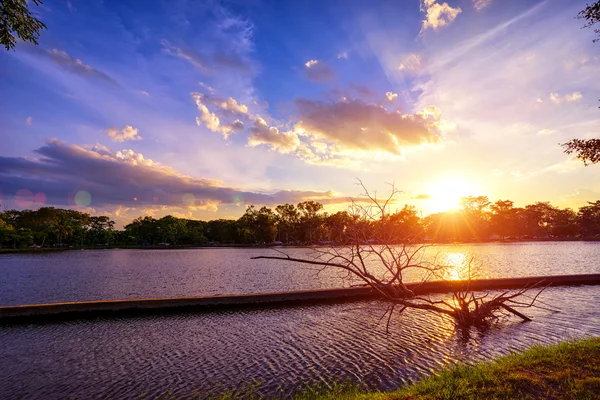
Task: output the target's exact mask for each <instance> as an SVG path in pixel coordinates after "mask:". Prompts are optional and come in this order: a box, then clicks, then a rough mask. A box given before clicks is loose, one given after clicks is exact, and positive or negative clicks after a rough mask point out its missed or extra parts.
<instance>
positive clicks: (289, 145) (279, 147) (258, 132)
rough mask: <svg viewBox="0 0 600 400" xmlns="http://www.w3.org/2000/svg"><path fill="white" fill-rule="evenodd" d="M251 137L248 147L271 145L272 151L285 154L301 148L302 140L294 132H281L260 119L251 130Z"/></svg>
mask: <svg viewBox="0 0 600 400" xmlns="http://www.w3.org/2000/svg"><path fill="white" fill-rule="evenodd" d="M250 132H251V134H252V135H251V136H250V137H249V139H248V145H249V146H251V147H256V146H260V145H263V144H264V145H269V146H270V147H271V149H273V150H276V151H278V152H280V153H283V154H288V153H291V152H295V151H297V150H298V149H299V148H300V147H301V145H302V144H301V142H300V139H299V138H298V136H297V135H295V134H294V133H293V132H280V131H279V129H278V128H276V127H274V126H269V125H268V124H267V122H266V121H265V120H264V119H262V118H260V117H258V118H257V119H256V121H255V123H254V126H253V127H252V128H251V129H250Z"/></svg>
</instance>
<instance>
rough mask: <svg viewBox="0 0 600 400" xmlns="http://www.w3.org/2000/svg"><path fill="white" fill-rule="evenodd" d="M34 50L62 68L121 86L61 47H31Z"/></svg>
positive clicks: (85, 76) (84, 76)
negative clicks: (45, 48) (50, 48)
mask: <svg viewBox="0 0 600 400" xmlns="http://www.w3.org/2000/svg"><path fill="white" fill-rule="evenodd" d="M29 49H30V50H31V51H32V52H34V53H36V54H39V55H42V56H44V57H47V58H49V59H50V60H52V61H54V63H56V64H57V65H58V66H60V67H61V68H63V69H65V70H67V71H69V72H71V73H74V74H77V75H79V76H81V77H83V78H87V79H90V78H91V79H100V80H103V81H105V82H107V83H110V84H112V85H115V86H120V85H119V83H118V82H117V81H116V80H114V79H113V78H111V77H110V76H108V75H107V74H105V73H104V72H102V71H99V70H97V69H95V68H93V67H91V66H89V65H86V64H84V63H83V61H81V60H80V59H78V58H75V57H72V56H70V55H69V54H68V53H67V52H66V51H63V50H59V49H52V50H44V49H40V48H38V47H30V48H29Z"/></svg>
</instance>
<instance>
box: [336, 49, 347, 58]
mask: <svg viewBox="0 0 600 400" xmlns="http://www.w3.org/2000/svg"><path fill="white" fill-rule="evenodd" d="M337 58H343V59H345V60H347V59H348V52H347V51H342V52H340V53H338V55H337Z"/></svg>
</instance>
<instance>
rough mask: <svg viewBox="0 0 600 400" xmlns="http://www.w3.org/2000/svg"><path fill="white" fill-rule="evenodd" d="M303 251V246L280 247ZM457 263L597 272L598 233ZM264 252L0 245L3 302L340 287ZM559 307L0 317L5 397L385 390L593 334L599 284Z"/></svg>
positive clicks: (340, 307) (558, 302)
mask: <svg viewBox="0 0 600 400" xmlns="http://www.w3.org/2000/svg"><path fill="white" fill-rule="evenodd" d="M286 251H288V252H289V253H290V255H297V256H302V255H304V256H306V255H307V253H309V252H310V250H306V249H287V250H286ZM428 251H430V253H429V254H430V255H429V257H440V259H443V260H445V261H446V262H448V263H453V262H455V263H456V265H457V268H458V266H459V265H460V264H461V263H462V262H463V261H464V260H465V259H468V257H470V255H474V256H475V257H476V259H477V260H478V261H479V263H480V264H481V266H480V269H479V270H480V276H482V277H506V276H531V275H558V274H584V273H600V243H593V242H589V243H588V242H543V243H540V242H538V243H510V244H475V245H473V244H468V245H467V244H465V245H449V246H436V247H435V248H432V249H429V250H428ZM271 253H274V252H273V250H269V249H212V248H211V249H197V250H90V251H68V252H62V253H51V254H12V255H0V304H1V305H17V304H26V303H44V302H55V301H73V300H92V299H119V298H136V297H138V298H142V297H168V296H189V295H214V294H226V293H258V292H272V291H289V290H299V289H316V288H326V287H340V286H347V285H348V284H349V282H348V281H347V280H346V279H343V277H341V276H339V275H338V274H337V273H335V272H333V271H323V272H318V271H317V270H315V269H314V268H310V267H307V266H304V265H300V264H291V263H286V262H281V261H275V260H250V257H252V256H256V255H261V254H271ZM541 300H542V301H543V302H545V303H548V304H550V307H551V308H552V309H555V310H558V311H559V312H553V311H548V310H542V309H528V310H526V314H528V315H531V316H533V317H534V320H533V321H532V322H528V323H519V321H518V320H516V319H509V320H507V321H504V322H502V323H501V324H500V325H499V326H496V327H493V328H491V329H489V330H488V331H486V332H477V331H473V332H471V333H470V337H466V336H465V335H463V334H462V333H460V332H455V329H454V326H453V324H452V323H451V322H450V321H448V320H447V319H444V318H442V317H439V316H437V315H434V314H428V313H423V312H417V311H410V312H406V313H405V314H403V315H402V316H400V317H398V318H395V319H393V320H392V324H391V326H390V333H389V334H386V332H385V323H383V322H380V321H379V319H380V318H381V316H382V315H383V313H384V312H385V310H386V305H385V304H383V303H381V302H378V301H368V302H357V303H347V304H336V305H316V306H305V307H296V308H271V309H261V310H244V311H227V312H213V313H181V314H173V315H160V316H144V317H137V318H102V319H97V320H91V321H90V320H79V321H69V322H61V323H39V324H35V323H32V324H25V325H13V326H0V393H2V396H0V397H2V398H8V399H12V398H27V399H37V398H39V399H53V398H65V397H68V396H71V397H72V398H107V397H115V398H117V397H118V398H140V396H141V397H142V398H157V397H159V396H160V395H161V394H164V393H167V392H168V393H171V394H173V395H175V396H177V398H189V397H193V396H196V397H197V395H198V394H202V395H207V394H211V393H218V392H222V391H224V390H226V389H228V388H236V387H241V386H244V385H246V386H247V385H250V384H252V382H261V385H260V386H259V387H258V389H257V391H258V392H259V393H263V394H276V393H284V394H289V393H291V392H292V391H293V390H294V389H295V388H297V387H299V386H302V385H309V384H315V383H318V382H331V381H333V380H343V379H352V380H354V381H356V382H359V383H361V384H364V385H365V386H367V387H377V388H382V389H393V388H396V387H398V386H400V385H402V384H403V383H405V382H408V381H411V380H415V379H418V378H419V377H420V376H422V375H424V374H428V373H430V372H431V371H435V370H437V369H439V368H441V367H443V366H444V365H447V364H449V363H452V362H455V361H466V362H473V361H477V360H484V359H489V358H493V357H495V356H497V355H499V354H507V353H508V352H510V351H511V350H517V349H523V348H526V347H529V346H531V345H532V344H534V343H553V342H556V341H560V340H564V339H568V338H578V337H584V336H588V335H595V336H599V335H600V310H598V307H597V304H598V303H599V302H600V287H592V286H584V287H576V288H552V289H548V290H547V291H546V292H544V293H543V294H542V296H541Z"/></svg>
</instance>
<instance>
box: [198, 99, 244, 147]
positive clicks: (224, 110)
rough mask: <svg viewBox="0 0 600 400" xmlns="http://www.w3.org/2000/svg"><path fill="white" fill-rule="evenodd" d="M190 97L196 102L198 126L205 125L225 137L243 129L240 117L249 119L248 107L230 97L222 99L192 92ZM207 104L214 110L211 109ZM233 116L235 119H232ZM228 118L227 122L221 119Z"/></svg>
mask: <svg viewBox="0 0 600 400" xmlns="http://www.w3.org/2000/svg"><path fill="white" fill-rule="evenodd" d="M192 98H193V99H194V101H195V102H196V106H197V107H198V111H199V112H200V116H199V117H196V124H197V125H198V126H206V127H207V128H208V129H209V130H210V131H212V132H215V133H220V134H221V135H223V137H224V138H225V139H227V138H229V135H231V134H232V133H235V132H239V131H241V130H243V129H244V123H243V122H242V121H241V120H240V118H244V119H251V114H250V112H249V110H248V107H247V106H246V105H244V104H240V103H238V102H237V100H235V99H234V98H232V97H228V98H226V99H222V98H219V97H215V96H212V95H207V94H202V93H199V92H193V93H192ZM209 106H210V107H211V108H212V109H213V110H214V111H211V110H210V109H209ZM233 118H235V120H232V119H233ZM224 119H230V120H231V121H230V122H228V123H223V122H222V120H224Z"/></svg>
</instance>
